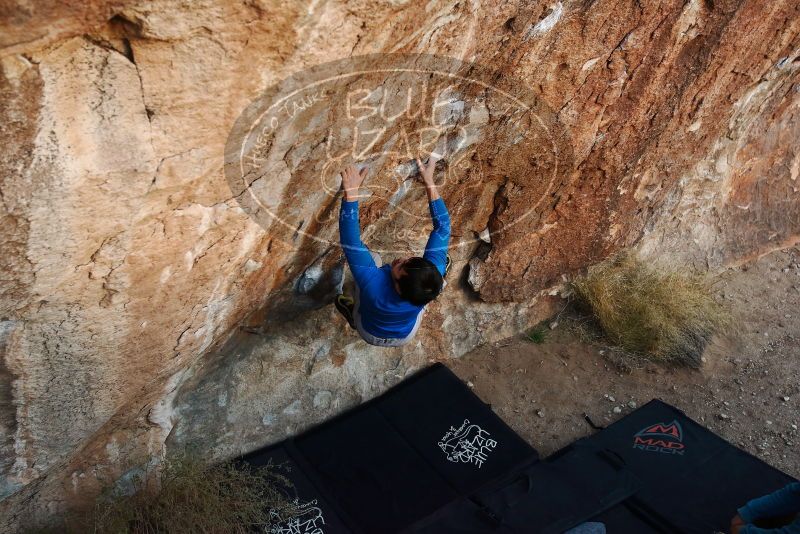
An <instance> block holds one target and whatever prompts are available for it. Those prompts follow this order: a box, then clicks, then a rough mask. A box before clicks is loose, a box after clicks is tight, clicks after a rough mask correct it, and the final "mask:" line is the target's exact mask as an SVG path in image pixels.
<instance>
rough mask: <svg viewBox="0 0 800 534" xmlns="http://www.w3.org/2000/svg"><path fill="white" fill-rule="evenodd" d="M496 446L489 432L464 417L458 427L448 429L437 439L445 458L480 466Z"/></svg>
mask: <svg viewBox="0 0 800 534" xmlns="http://www.w3.org/2000/svg"><path fill="white" fill-rule="evenodd" d="M495 447H497V442H496V441H495V440H493V439H491V437H489V432H487V431H486V430H484V429H482V428H481V427H479V426H478V425H475V424H472V423H470V422H469V419H464V423H463V424H462V425H461V426H460V427H458V428H454V427H450V430H449V431H448V432H447V433H446V434H445V435H444V437H443V438H442V439H440V440H439V448H440V449H442V451H443V452H444V453H445V454H446V455H447V459H448V460H450V461H451V462H455V463H468V464H473V465H476V466H478V468H480V467H481V466H482V465H483V462H485V461H486V459H487V458H488V456H489V453H490V452H492V451H493V450H494V448H495Z"/></svg>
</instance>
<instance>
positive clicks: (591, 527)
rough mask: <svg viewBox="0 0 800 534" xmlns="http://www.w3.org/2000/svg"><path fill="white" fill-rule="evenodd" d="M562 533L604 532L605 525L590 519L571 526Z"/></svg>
mask: <svg viewBox="0 0 800 534" xmlns="http://www.w3.org/2000/svg"><path fill="white" fill-rule="evenodd" d="M564 534H606V526H605V524H603V523H598V522H597V521H590V522H586V523H581V524H580V525H578V526H577V527H573V528H571V529H569V530H568V531H566V532H564Z"/></svg>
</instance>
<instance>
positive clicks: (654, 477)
mask: <svg viewBox="0 0 800 534" xmlns="http://www.w3.org/2000/svg"><path fill="white" fill-rule="evenodd" d="M243 460H244V461H246V462H249V463H251V464H254V465H260V464H264V463H266V462H269V461H271V462H272V463H279V464H280V463H283V464H285V465H288V466H290V467H291V470H290V471H288V473H289V474H288V475H287V476H288V478H289V479H290V480H291V481H292V484H293V488H292V490H291V491H294V493H291V495H292V498H296V499H297V502H298V503H299V504H305V503H308V504H307V505H306V508H303V509H301V512H305V511H306V510H307V513H305V515H302V514H301V516H298V517H299V518H300V520H299V521H296V522H294V523H291V522H289V518H285V519H286V521H284V523H282V525H284V526H282V527H280V528H284V530H280V529H277V530H276V529H273V532H276V533H280V534H283V533H290V532H291V533H292V534H295V533H313V534H325V533H331V532H333V533H340V532H342V533H345V532H346V533H350V532H352V533H369V534H372V533H378V532H379V533H382V534H383V533H392V532H415V533H430V534H433V533H437V534H448V533H453V534H488V533H503V534H505V533H514V532H520V533H528V532H537V533H544V534H546V533H549V532H553V533H555V532H563V531H565V530H567V529H570V528H572V527H574V526H576V525H578V524H581V523H583V522H585V521H599V522H602V523H604V524H605V525H606V529H607V531H608V532H609V533H618V532H620V533H627V532H630V533H637V534H638V533H649V532H653V533H665V532H670V533H673V532H687V533H694V532H697V533H701V532H703V533H708V532H713V531H715V530H721V531H724V530H726V528H727V526H728V522H729V521H730V518H731V517H732V516H733V515H734V514H735V513H736V508H737V507H739V506H741V505H742V504H744V503H745V502H747V501H748V500H749V499H751V498H753V497H756V496H758V495H763V494H766V493H769V492H771V491H774V490H776V489H778V488H780V487H782V486H784V485H785V484H788V483H789V482H791V481H792V478H791V477H789V476H787V475H786V474H784V473H781V472H780V471H778V470H776V469H774V468H772V467H770V466H769V465H767V464H765V463H764V462H762V461H761V460H759V459H757V458H755V457H753V456H751V455H749V454H747V453H746V452H744V451H742V450H740V449H738V448H736V447H734V446H733V445H731V444H730V443H728V442H727V441H725V440H724V439H722V438H721V437H719V436H717V435H715V434H714V433H713V432H711V431H709V430H708V429H706V428H704V427H703V426H702V425H700V424H698V423H696V422H695V421H692V420H691V419H690V418H689V417H687V416H686V414H684V413H683V412H681V411H680V410H678V409H676V408H674V407H672V406H670V405H668V404H666V403H664V402H661V401H658V400H654V401H651V402H649V403H648V404H646V405H645V406H642V407H641V408H639V409H638V410H635V411H634V412H632V413H630V414H629V415H627V416H625V417H623V418H621V419H620V420H619V421H617V422H615V423H614V424H612V425H610V426H609V427H608V428H605V429H603V430H601V431H600V432H597V433H596V434H594V435H592V436H590V437H587V438H583V439H580V440H577V441H576V442H574V443H573V444H571V445H569V446H567V447H565V448H564V449H562V450H561V451H559V452H557V453H556V454H553V455H551V456H550V457H548V458H547V459H545V460H543V461H540V460H539V458H538V455H537V453H536V451H535V450H534V449H533V448H532V447H531V446H530V445H528V444H527V443H526V442H525V441H524V440H522V439H521V438H520V437H519V436H518V435H516V434H515V433H514V432H513V430H511V429H510V428H509V427H508V426H507V425H506V424H505V423H504V422H503V421H502V420H500V418H498V417H497V416H496V415H495V414H494V413H493V412H492V411H491V409H490V408H489V407H488V406H487V405H486V404H484V403H483V402H482V401H481V400H480V399H479V398H478V397H477V396H476V395H475V394H474V393H473V392H472V391H471V390H470V389H469V388H468V387H467V386H466V385H465V384H464V383H463V382H461V381H460V380H459V379H458V378H457V377H456V376H455V375H454V374H453V373H452V372H451V371H450V370H448V369H447V368H446V367H444V366H443V365H434V366H432V367H430V368H428V369H426V370H424V371H421V372H420V373H417V374H416V375H415V376H413V377H411V378H410V379H408V380H406V381H404V382H403V383H401V384H399V385H398V386H396V387H394V388H392V389H391V390H389V391H388V392H387V393H385V394H384V395H381V396H380V397H377V398H375V399H372V400H371V401H369V402H367V403H365V404H363V405H361V406H359V407H357V408H355V409H353V410H350V411H349V412H347V413H345V414H343V415H341V416H338V417H336V418H334V419H333V420H331V421H328V422H326V423H324V424H322V425H319V426H318V427H316V428H313V429H311V430H310V431H308V432H306V433H304V434H302V435H300V436H297V437H295V438H292V439H289V440H286V441H284V442H282V443H281V444H279V445H276V446H273V447H268V448H265V449H262V450H260V451H256V452H255V453H251V454H250V455H248V456H246V457H244V458H243ZM286 491H289V489H287V490H286ZM278 513H279V511H278ZM282 519H283V518H282ZM304 529H305V530H304ZM314 529H316V530H314Z"/></svg>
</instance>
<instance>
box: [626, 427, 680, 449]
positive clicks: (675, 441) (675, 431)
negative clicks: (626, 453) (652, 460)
mask: <svg viewBox="0 0 800 534" xmlns="http://www.w3.org/2000/svg"><path fill="white" fill-rule="evenodd" d="M633 448H634V449H639V450H642V451H648V452H657V453H661V454H675V455H680V456H683V453H684V451H685V450H686V446H685V445H684V444H683V428H681V424H680V423H679V422H678V421H672V422H671V423H668V424H665V423H656V424H654V425H650V426H647V427H645V428H643V429H642V430H640V431H639V432H637V433H636V434H635V435H634V436H633Z"/></svg>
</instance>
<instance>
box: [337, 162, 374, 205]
mask: <svg viewBox="0 0 800 534" xmlns="http://www.w3.org/2000/svg"><path fill="white" fill-rule="evenodd" d="M367 172H368V170H367V168H366V167H364V168H363V169H361V172H358V169H356V166H355V165H348V166H347V167H345V168H344V170H343V171H342V173H341V174H342V189H344V198H345V200H348V201H350V200H358V189H359V188H360V187H361V184H362V183H363V182H364V178H366V177H367Z"/></svg>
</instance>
